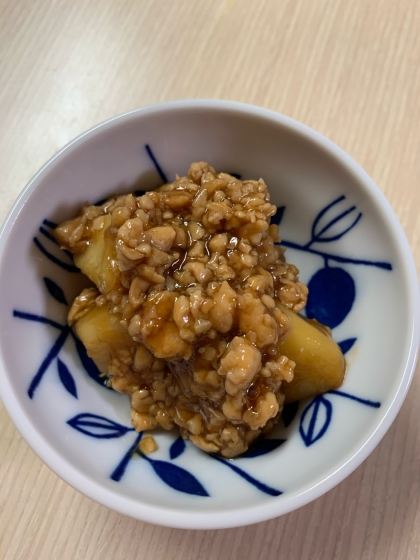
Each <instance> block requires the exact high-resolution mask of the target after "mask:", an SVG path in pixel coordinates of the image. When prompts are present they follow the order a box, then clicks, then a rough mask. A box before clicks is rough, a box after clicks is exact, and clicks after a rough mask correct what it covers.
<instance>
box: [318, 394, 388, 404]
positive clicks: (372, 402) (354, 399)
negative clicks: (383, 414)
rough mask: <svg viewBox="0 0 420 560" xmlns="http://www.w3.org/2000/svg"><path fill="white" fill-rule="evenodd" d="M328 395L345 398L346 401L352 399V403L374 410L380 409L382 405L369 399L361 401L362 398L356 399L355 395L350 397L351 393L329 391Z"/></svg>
mask: <svg viewBox="0 0 420 560" xmlns="http://www.w3.org/2000/svg"><path fill="white" fill-rule="evenodd" d="M327 394H328V395H338V396H339V397H344V398H346V399H350V400H352V401H356V402H358V403H360V404H365V405H366V406H371V407H372V408H379V407H380V406H381V403H380V402H378V401H371V400H369V399H361V398H360V397H355V396H354V395H350V393H344V392H343V391H328V393H327Z"/></svg>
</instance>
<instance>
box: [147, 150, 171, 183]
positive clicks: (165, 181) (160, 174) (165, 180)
mask: <svg viewBox="0 0 420 560" xmlns="http://www.w3.org/2000/svg"><path fill="white" fill-rule="evenodd" d="M145 148H146V152H147V155H148V156H149V158H150V159H151V160H152V163H153V165H154V166H155V167H156V171H157V172H158V173H159V176H160V178H161V179H162V181H163V182H164V183H167V182H168V178H167V177H166V175H165V173H164V171H163V169H162V168H161V166H160V165H159V162H158V160H157V159H156V158H155V155H154V153H153V152H152V149H151V147H150V146H149V144H146V145H145Z"/></svg>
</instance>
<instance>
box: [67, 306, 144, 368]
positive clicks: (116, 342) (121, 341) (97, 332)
mask: <svg viewBox="0 0 420 560" xmlns="http://www.w3.org/2000/svg"><path fill="white" fill-rule="evenodd" d="M120 319H121V315H117V314H116V315H111V314H110V313H109V310H108V307H107V306H103V307H96V306H91V307H90V308H89V309H88V310H87V311H86V313H85V314H84V315H83V316H82V317H81V318H80V319H79V320H78V321H76V322H75V324H74V329H75V331H76V334H77V336H78V337H79V338H80V340H81V341H82V342H83V344H84V345H85V347H86V351H87V353H88V356H90V357H91V358H92V360H93V361H94V362H95V364H96V365H97V366H98V368H99V370H100V371H101V372H102V373H108V368H109V363H110V360H111V357H113V356H116V355H117V354H118V353H120V352H121V350H124V349H127V350H130V349H131V348H132V347H134V346H135V342H134V341H133V339H132V338H131V336H130V335H129V334H128V332H127V329H125V328H124V327H123V326H122V325H121V323H120Z"/></svg>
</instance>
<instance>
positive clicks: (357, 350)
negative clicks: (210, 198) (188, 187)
mask: <svg viewBox="0 0 420 560" xmlns="http://www.w3.org/2000/svg"><path fill="white" fill-rule="evenodd" d="M320 142H321V143H322V142H323V141H322V140H321V139H320V137H318V136H317V135H315V134H312V133H311V132H309V131H308V130H307V129H304V127H300V126H298V125H295V124H293V123H291V122H290V121H288V120H287V119H282V118H281V117H277V120H273V118H272V117H269V116H268V115H267V114H266V113H261V114H257V113H256V112H253V111H250V110H245V109H242V110H239V109H238V110H234V109H233V108H232V107H226V106H225V107H222V106H220V107H217V106H208V107H205V106H201V107H199V106H190V107H187V106H182V105H179V106H175V107H174V106H168V107H166V108H158V109H149V110H145V111H139V112H135V113H132V114H130V115H128V116H124V117H121V118H118V119H115V120H113V121H111V122H109V123H107V124H105V125H104V126H101V127H98V128H97V129H95V130H93V131H91V132H90V133H88V134H87V135H85V136H84V137H82V138H80V139H79V140H77V141H76V142H74V143H73V144H72V145H70V146H69V147H67V149H65V150H64V151H62V152H61V153H60V154H58V156H56V157H55V159H53V160H52V161H51V162H50V163H49V164H48V165H47V166H46V167H45V168H44V170H43V171H42V172H41V173H40V174H38V176H37V177H36V178H35V179H34V181H33V182H32V184H31V185H30V187H29V189H28V190H27V191H25V193H24V194H23V195H22V198H21V200H20V202H19V203H18V205H17V206H16V207H15V208H14V210H13V211H12V214H11V216H10V218H9V220H8V222H7V224H6V226H5V229H4V232H3V238H2V239H3V246H2V247H3V251H2V254H1V268H0V293H1V294H2V305H3V313H2V315H1V318H0V328H1V332H2V337H1V341H0V350H1V356H2V360H3V366H4V367H3V371H2V373H1V375H2V376H3V379H4V380H5V384H6V385H7V386H8V387H9V388H10V391H9V393H10V394H11V393H13V406H11V405H10V402H9V403H8V395H9V393H8V394H7V395H6V393H5V392H4V393H3V398H4V400H5V403H6V406H8V409H9V412H10V413H11V415H12V417H13V419H14V420H15V422H16V423H17V425H18V426H19V428H20V429H21V431H22V433H23V435H24V436H26V437H27V438H28V442H29V443H30V444H31V445H33V446H34V448H35V450H36V451H37V452H38V453H39V454H40V455H41V457H42V458H43V460H44V461H46V462H47V463H48V464H50V465H51V466H53V468H54V469H55V470H56V471H57V472H58V474H60V476H62V477H63V478H65V479H66V480H68V481H69V482H70V483H72V484H73V485H75V486H76V487H77V488H79V489H80V490H82V491H84V492H85V493H87V494H88V495H91V496H92V497H94V498H95V499H97V500H98V501H102V502H103V503H106V504H107V505H110V506H112V507H115V508H116V509H119V510H120V511H124V512H126V513H130V514H132V515H135V516H138V517H140V518H143V519H147V520H150V521H154V522H158V523H159V522H160V523H164V524H169V525H174V526H187V527H193V526H197V527H198V526H203V527H209V526H229V525H238V524H241V523H246V522H251V521H258V520H262V519H265V518H269V517H272V516H274V515H279V514H281V513H284V512H286V511H289V510H290V509H293V508H294V507H296V506H297V505H299V503H304V501H309V500H310V499H311V498H313V497H315V496H316V495H319V494H321V493H322V491H325V490H326V489H328V488H329V487H331V486H332V485H333V482H331V481H332V480H333V477H334V476H335V474H334V473H337V472H340V470H343V469H345V468H347V472H348V471H349V469H348V467H346V465H348V464H349V461H350V463H351V462H352V461H353V467H352V468H354V467H355V466H357V464H358V462H360V461H361V459H360V460H359V461H358V462H357V460H355V459H354V457H355V455H356V453H358V452H360V450H361V449H365V448H366V446H369V445H370V443H369V442H370V440H371V438H372V436H373V435H374V433H375V431H376V430H377V428H378V426H379V425H380V424H381V422H383V420H384V418H385V417H386V415H387V414H389V411H390V409H391V407H392V403H393V401H394V399H395V398H396V395H397V393H398V391H400V392H401V390H403V389H401V387H402V385H404V383H405V386H406V385H407V375H408V377H409V373H407V367H406V366H407V359H408V356H409V353H410V348H411V344H412V336H413V322H414V317H413V309H412V303H413V302H412V296H411V291H412V288H411V287H410V282H411V280H410V277H409V274H408V271H407V264H406V259H407V255H406V248H405V247H404V248H403V249H402V246H401V238H400V237H399V234H398V231H397V232H396V230H395V229H392V227H394V225H393V226H392V227H391V223H392V224H393V220H395V218H394V217H393V215H392V211H390V209H389V207H388V206H387V204H386V203H385V202H384V200H383V198H382V196H381V195H380V193H379V190H378V189H377V188H375V187H374V186H372V187H367V186H366V184H367V182H368V181H369V180H368V178H367V177H365V176H364V175H363V172H361V171H360V169H359V168H358V167H357V166H355V165H354V164H353V163H351V160H349V159H348V160H347V159H345V158H344V159H343V157H344V156H342V155H341V154H340V152H339V150H336V151H335V148H334V147H333V146H332V145H329V144H328V143H327V142H325V144H323V145H322V144H321V143H320ZM200 160H205V161H208V162H209V163H211V164H212V165H213V166H214V167H215V168H216V169H217V170H219V171H227V172H230V173H237V174H240V175H241V176H242V177H243V178H253V179H258V178H260V177H262V178H264V179H265V181H266V182H267V184H268V186H269V190H270V192H271V196H272V202H273V203H274V204H276V205H277V206H278V208H279V211H278V214H277V216H276V220H277V221H278V222H280V232H281V236H282V238H283V243H284V244H285V246H286V247H288V249H287V252H286V257H287V260H288V261H289V262H292V263H294V264H296V265H297V266H298V268H299V269H300V271H301V274H300V278H301V280H302V281H303V282H305V283H309V287H310V289H311V295H310V300H309V304H308V314H309V315H311V316H314V317H316V318H318V319H320V320H323V321H325V322H327V323H328V324H329V325H330V326H331V327H332V328H333V336H334V339H335V340H336V341H337V342H339V343H340V344H341V345H342V348H343V350H344V351H345V352H346V358H347V364H348V368H347V374H346V379H345V383H344V385H343V386H342V387H341V388H340V389H339V391H338V392H332V393H329V394H327V395H324V396H322V397H319V398H317V399H314V400H312V401H310V402H302V403H300V404H296V405H288V406H287V407H286V408H285V410H284V414H283V418H282V419H281V421H280V422H279V425H278V427H277V428H276V430H275V432H274V433H273V434H272V435H270V441H269V442H265V443H262V444H261V445H260V446H259V447H258V448H257V449H256V450H255V451H254V453H253V456H248V457H244V458H240V459H237V460H234V461H220V460H218V459H216V458H213V457H211V456H207V455H205V454H204V453H202V452H200V451H199V450H197V449H196V448H194V446H192V445H190V444H189V443H187V444H186V445H185V444H184V442H182V440H180V439H178V434H177V433H176V432H175V431H174V432H171V433H164V432H158V433H157V435H156V440H157V442H158V444H159V450H158V451H157V452H156V453H154V454H153V455H152V456H150V457H149V458H148V459H145V458H141V457H139V456H138V455H137V454H136V453H134V454H133V451H134V449H135V446H136V445H137V443H138V440H139V437H140V436H138V434H136V433H135V432H134V431H133V430H132V429H131V426H130V417H129V405H128V401H127V398H126V397H124V396H122V395H118V394H116V393H114V392H112V391H110V390H108V389H106V388H104V387H103V386H102V385H101V384H100V383H98V379H97V372H96V371H95V370H94V368H92V364H91V363H90V362H89V360H88V359H87V358H86V355H85V354H84V353H83V350H82V349H81V348H80V345H77V344H76V341H75V339H74V337H73V335H72V333H71V332H70V331H69V329H68V328H67V327H66V313H67V309H68V303H70V302H71V301H72V298H73V297H74V296H75V295H76V294H77V293H78V292H79V291H80V289H81V287H82V286H83V285H85V280H84V279H83V277H82V276H81V275H80V274H78V273H77V272H76V271H75V270H74V268H73V265H72V261H71V260H70V259H69V258H68V257H67V256H66V255H65V254H64V253H63V252H61V251H60V249H59V247H58V246H57V245H56V244H55V243H54V242H53V240H52V237H51V229H52V228H53V227H54V223H59V222H60V221H61V220H63V219H66V218H69V217H71V216H72V215H74V214H75V213H76V212H77V210H78V209H79V207H80V205H81V204H82V203H83V202H84V201H86V200H87V201H89V202H90V203H94V202H96V201H98V200H100V199H103V198H106V197H107V196H108V195H110V194H113V193H115V192H132V191H135V190H147V189H150V188H154V187H156V186H158V185H159V184H161V183H162V181H164V180H166V179H167V180H172V179H173V178H174V177H175V174H179V175H182V174H185V173H186V172H187V170H188V167H189V165H190V163H191V162H193V161H200ZM7 234H8V236H7V239H6V235H7ZM404 376H405V377H404ZM401 398H402V397H401ZM28 425H32V428H35V432H37V435H36V439H37V441H36V443H35V442H34V441H33V438H32V439H31V437H29V436H28V433H27V430H26V428H27V426H28ZM366 454H367V451H366V452H364V455H366ZM53 455H54V457H55V458H54V460H53V459H52V456H53ZM362 458H363V457H362ZM350 470H352V469H350ZM343 472H344V471H343ZM340 476H341V475H340ZM343 477H344V474H343V475H342V476H341V478H343ZM328 479H330V482H325V481H326V480H328ZM338 479H339V477H338V478H336V479H335V482H337V481H338ZM322 481H324V482H323V484H324V487H323V490H319V485H320V483H321V482H322ZM315 488H318V490H314V489H315ZM299 500H300V502H299ZM175 511H176V512H177V515H176V516H175V515H174V512H175ZM190 514H192V515H190ZM210 519H211V521H210Z"/></svg>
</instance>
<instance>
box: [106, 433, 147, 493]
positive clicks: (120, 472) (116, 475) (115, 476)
mask: <svg viewBox="0 0 420 560" xmlns="http://www.w3.org/2000/svg"><path fill="white" fill-rule="evenodd" d="M142 437H143V432H140V433H139V434H138V436H137V437H136V439H135V441H134V443H133V445H132V446H131V447H130V449H129V450H128V451H127V453H126V454H125V455H124V457H123V458H122V459H121V462H120V463H119V464H118V466H117V468H116V469H115V470H114V472H113V473H112V474H111V478H112V480H115V482H119V481H120V480H121V479H122V477H123V476H124V473H125V469H126V468H127V466H128V463H129V462H130V461H131V458H132V456H133V454H134V452H135V451H136V449H137V447H138V444H139V443H140V441H141V438H142Z"/></svg>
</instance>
